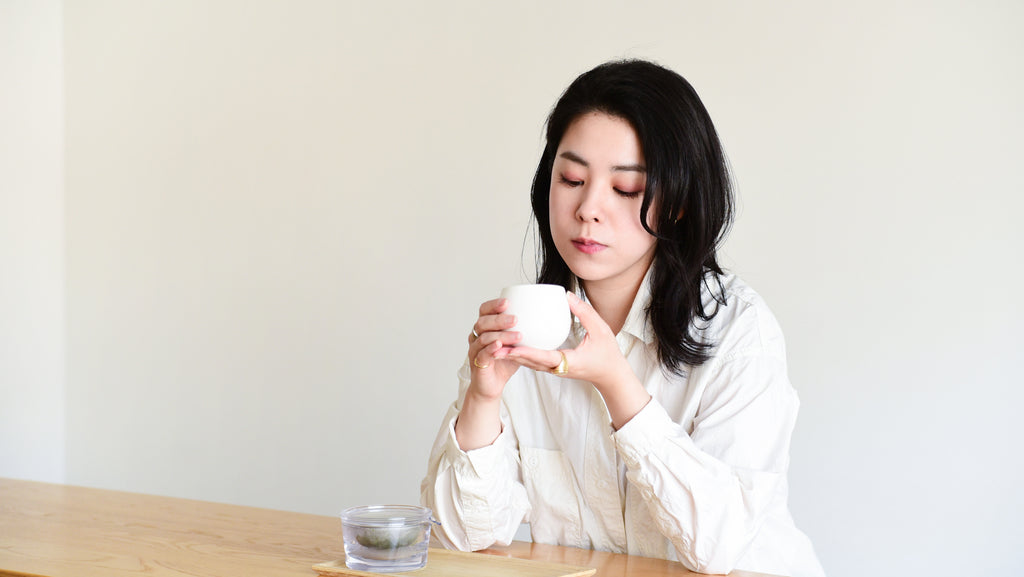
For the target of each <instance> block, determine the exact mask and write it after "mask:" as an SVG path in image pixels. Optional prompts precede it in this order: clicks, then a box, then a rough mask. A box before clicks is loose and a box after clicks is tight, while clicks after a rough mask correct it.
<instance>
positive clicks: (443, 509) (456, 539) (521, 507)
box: [420, 365, 530, 551]
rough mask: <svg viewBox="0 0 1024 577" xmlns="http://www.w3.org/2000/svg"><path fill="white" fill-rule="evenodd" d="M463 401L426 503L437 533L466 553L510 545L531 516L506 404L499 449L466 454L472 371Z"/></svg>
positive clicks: (424, 488)
mask: <svg viewBox="0 0 1024 577" xmlns="http://www.w3.org/2000/svg"><path fill="white" fill-rule="evenodd" d="M459 379H460V393H459V400H457V401H456V402H455V403H453V404H452V406H451V407H450V408H449V410H448V413H447V414H446V415H445V418H444V421H443V425H442V427H441V430H440V431H439V432H438V435H437V439H436V440H435V441H434V446H433V449H432V450H431V453H430V459H429V461H428V465H427V476H426V477H425V478H424V479H423V482H422V483H421V485H420V499H421V501H422V503H423V505H424V506H427V507H430V508H431V510H433V512H434V517H435V519H437V520H438V521H439V522H440V524H441V527H440V528H439V530H437V531H436V532H435V534H436V535H437V537H438V538H439V539H440V540H441V541H442V543H443V544H444V545H445V546H446V547H448V548H455V549H459V550H462V551H476V550H479V549H485V548H487V547H490V546H491V545H493V544H495V543H499V544H502V545H507V544H509V543H510V542H511V541H512V538H513V537H514V536H515V533H516V530H517V529H518V528H519V525H520V523H522V521H523V520H524V518H525V517H526V516H527V515H528V514H529V510H530V505H529V502H528V500H527V498H526V491H525V489H524V487H523V483H522V480H521V476H520V473H519V456H518V446H517V442H516V438H515V431H514V430H513V428H512V425H511V421H510V419H509V416H508V412H507V410H506V408H505V406H504V404H503V405H502V411H501V420H502V432H501V434H500V435H499V436H498V438H497V439H496V440H495V441H494V443H493V444H491V445H489V446H487V447H481V448H479V449H474V450H472V451H468V452H467V451H463V450H462V449H461V448H460V447H459V444H458V441H457V440H456V438H455V421H456V419H457V418H458V414H459V410H460V408H461V402H462V399H463V398H464V397H465V393H466V389H467V388H468V386H469V367H468V365H464V366H463V368H462V370H460V371H459Z"/></svg>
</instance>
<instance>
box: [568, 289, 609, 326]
mask: <svg viewBox="0 0 1024 577" xmlns="http://www.w3.org/2000/svg"><path fill="white" fill-rule="evenodd" d="M568 295H569V297H568V298H569V310H570V311H572V314H574V315H576V318H578V319H579V320H580V324H581V325H583V328H585V329H587V332H588V333H592V332H594V331H597V330H603V331H606V332H608V333H611V328H609V327H608V323H606V322H604V319H603V318H601V315H599V314H598V313H597V311H596V310H595V309H594V307H592V306H590V303H588V302H586V301H584V300H583V299H581V298H580V297H578V296H576V294H575V293H571V292H570V293H568Z"/></svg>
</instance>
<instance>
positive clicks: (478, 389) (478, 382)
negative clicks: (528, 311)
mask: <svg viewBox="0 0 1024 577" xmlns="http://www.w3.org/2000/svg"><path fill="white" fill-rule="evenodd" d="M506 309H508V299H495V300H490V301H487V302H485V303H483V304H482V305H480V316H479V317H478V318H477V320H476V323H475V324H474V325H473V332H472V333H470V335H469V360H470V363H469V364H470V369H471V370H472V382H471V384H470V386H469V391H468V392H467V395H468V394H473V395H475V396H477V397H478V398H480V399H481V400H496V399H499V398H501V393H502V391H503V390H504V389H505V383H507V382H508V380H509V378H511V377H512V374H513V373H515V372H516V370H517V369H518V368H519V363H516V362H514V361H510V360H508V352H509V350H510V349H511V347H512V345H514V344H515V343H518V342H519V340H520V339H522V335H521V334H520V333H518V332H516V331H512V330H510V329H512V328H513V327H514V326H515V324H516V318H515V316H513V315H510V314H506V313H505V310H506Z"/></svg>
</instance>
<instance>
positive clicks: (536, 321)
mask: <svg viewBox="0 0 1024 577" xmlns="http://www.w3.org/2000/svg"><path fill="white" fill-rule="evenodd" d="M501 298H506V299H508V309H507V310H506V311H505V312H506V313H507V314H511V315H515V317H516V325H515V326H514V327H512V329H511V330H514V331H517V332H519V333H522V335H523V338H522V340H520V341H519V342H518V343H516V346H522V347H530V348H534V349H543V350H554V349H557V348H558V347H559V346H560V345H561V344H562V343H564V342H565V339H566V338H567V337H568V336H569V329H570V328H571V326H572V315H571V313H570V312H569V301H568V299H567V298H566V295H565V289H564V288H562V287H560V286H558V285H552V284H524V285H514V286H510V287H506V288H504V289H502V291H501Z"/></svg>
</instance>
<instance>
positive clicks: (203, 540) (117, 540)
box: [0, 478, 759, 577]
mask: <svg viewBox="0 0 1024 577" xmlns="http://www.w3.org/2000/svg"><path fill="white" fill-rule="evenodd" d="M485 553H488V554H492V555H504V556H509V557H519V558H525V559H537V560H544V561H550V562H555V563H563V564H567V565H582V566H588V567H595V568H597V574H598V575H600V576H608V577H611V576H629V577H654V576H666V577H683V576H695V575H699V574H698V573H693V572H691V571H688V570H687V569H686V568H685V567H683V566H682V565H680V564H679V563H675V562H672V561H664V560H661V559H648V558H645V557H633V556H630V555H620V554H616V553H602V552H599V551H589V550H584V549H573V548H569V547H556V546H552V545H538V544H534V543H519V542H516V543H513V544H512V545H511V546H510V547H495V548H492V549H488V550H487V551H485ZM343 557H344V551H343V548H342V544H341V522H340V521H339V520H338V519H337V518H336V517H326V516H320V515H308V514H304V513H290V512H285V511H274V510H270V509H258V508H254V507H241V506H237V505H225V504H220V503H208V502H204V501H192V500H188V499H175V498H171V497H157V496H153V495H141V494H136V493H125V492H122V491H106V490H101V489H88V488H84V487H74V486H69V485H54V484H49V483H39V482H35V481H17V480H13V479H2V478H0V575H19V576H45V577H124V576H133V577H137V576H139V575H145V576H146V577H167V576H172V575H173V576H181V575H189V576H195V577H205V576H209V577H214V576H216V577H232V576H235V575H237V576H239V577H243V576H244V577H256V576H267V577H274V576H295V577H316V572H314V571H313V570H312V566H313V565H314V564H317V563H322V562H324V561H331V560H334V559H341V558H343ZM732 575H733V576H735V577H756V576H757V575H759V574H756V573H749V572H740V571H737V572H734V573H733V574H732Z"/></svg>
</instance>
